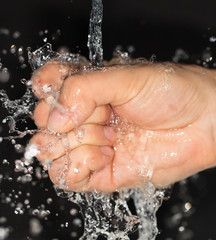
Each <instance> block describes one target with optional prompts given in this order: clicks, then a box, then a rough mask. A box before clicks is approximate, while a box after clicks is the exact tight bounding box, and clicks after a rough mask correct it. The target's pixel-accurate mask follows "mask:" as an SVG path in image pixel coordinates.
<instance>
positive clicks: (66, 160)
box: [49, 145, 114, 191]
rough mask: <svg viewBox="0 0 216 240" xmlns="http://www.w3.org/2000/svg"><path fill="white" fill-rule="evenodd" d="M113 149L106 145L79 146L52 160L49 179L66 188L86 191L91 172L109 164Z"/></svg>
mask: <svg viewBox="0 0 216 240" xmlns="http://www.w3.org/2000/svg"><path fill="white" fill-rule="evenodd" d="M113 156H114V150H113V149H112V148H110V147H107V146H102V147H96V146H87V145H86V146H81V147H79V148H76V149H74V150H73V151H71V153H70V154H69V155H68V156H67V157H66V156H64V157H62V158H59V159H58V160H55V161H53V162H52V166H51V169H49V176H50V178H51V180H52V181H53V182H54V183H55V184H57V185H59V186H60V187H63V188H65V189H67V190H75V191H88V190H90V189H89V180H90V177H91V175H92V174H94V172H96V171H100V170H101V169H102V168H104V167H106V166H107V165H110V163H111V162H112V158H113Z"/></svg>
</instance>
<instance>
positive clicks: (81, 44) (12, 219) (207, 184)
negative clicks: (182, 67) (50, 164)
mask: <svg viewBox="0 0 216 240" xmlns="http://www.w3.org/2000/svg"><path fill="white" fill-rule="evenodd" d="M0 9H1V11H0V58H1V61H0V62H1V63H2V64H3V67H6V68H8V70H9V73H10V79H9V80H8V81H7V82H6V83H2V82H0V88H1V89H6V90H7V92H8V94H9V96H10V97H11V98H13V99H15V98H19V97H21V96H22V94H23V92H24V91H25V86H24V85H23V84H21V83H20V79H22V78H26V79H29V78H30V76H31V69H30V67H29V65H28V63H27V54H26V50H25V49H26V48H27V47H31V48H32V49H33V50H34V49H36V48H38V47H40V46H42V45H43V44H44V42H45V41H46V38H47V41H48V42H51V43H52V45H53V48H54V49H55V50H56V49H58V48H59V47H60V46H67V47H68V48H69V49H70V51H71V52H79V53H81V54H82V55H84V56H86V57H87V56H88V49H87V47H86V43H87V34H88V21H89V14H90V9H91V2H90V0H61V1H57V0H37V1H36V0H32V1H28V0H19V1H15V0H7V1H6V0H4V1H1V3H0ZM215 9H216V2H215V1H214V0H206V1H196V0H190V1H188V0H181V1H175V0H163V1H161V0H151V1H143V0H104V20H103V47H104V58H105V59H110V58H111V57H112V52H113V50H114V49H115V48H116V47H118V48H120V49H122V50H123V51H128V50H131V49H133V51H132V56H133V57H140V56H141V57H146V58H147V59H148V58H150V57H151V55H152V54H155V55H156V57H157V60H158V61H170V60H172V59H173V56H174V55H175V51H176V49H179V48H180V49H183V50H184V51H185V52H186V53H187V54H186V55H188V56H189V58H187V59H185V61H186V62H188V63H197V64H203V61H204V60H205V56H206V55H205V54H206V53H207V55H208V54H210V56H212V57H213V58H212V63H213V62H214V61H215V57H216V55H215V46H214V42H210V41H209V38H210V37H214V36H216V31H215V29H216V14H215ZM46 30H47V31H46ZM16 31H19V33H20V36H18V35H19V34H18V35H16V34H15V35H14V33H15V32H16ZM12 45H15V46H16V47H17V49H18V48H19V47H23V49H24V54H23V57H24V58H25V60H24V64H26V66H23V65H22V64H23V63H21V62H20V61H19V60H18V54H17V52H16V53H15V54H14V53H11V50H10V49H11V46H12ZM204 64H205V63H204ZM212 65H213V64H210V66H212ZM21 66H22V67H21ZM6 114H7V113H6V111H5V110H4V109H3V108H2V107H0V120H2V119H3V118H4V117H5V116H6ZM0 134H1V135H6V134H7V127H6V126H5V125H3V124H1V123H0ZM17 157H18V156H17V154H15V152H14V150H13V147H12V145H11V143H9V142H7V141H4V142H3V143H1V144H0V184H1V185H0V194H1V195H0V196H1V198H0V201H1V202H0V227H1V226H2V227H7V228H8V227H9V232H10V233H9V237H8V238H6V239H8V240H12V239H14V240H22V239H34V240H36V239H38V240H51V239H61V240H62V239H64V240H66V239H77V238H76V237H75V235H73V234H75V233H73V234H72V236H71V232H78V234H80V233H81V231H82V230H81V228H80V227H79V226H78V225H77V224H75V223H74V221H73V220H74V219H75V218H76V217H77V216H71V215H70V214H69V213H68V212H69V211H70V209H71V208H74V207H75V206H74V205H72V204H71V203H68V202H67V200H64V199H61V198H58V197H56V194H55V193H54V190H53V188H52V184H50V182H49V180H48V179H41V180H37V179H34V184H33V185H34V186H32V184H18V183H16V179H17V173H16V174H15V173H14V172H13V169H14V163H13V161H14V160H15V159H16V158H17ZM3 159H7V160H8V162H9V164H3ZM36 165H37V164H36ZM10 177H11V179H10ZM215 182H216V171H215V170H214V169H213V170H208V171H206V172H204V173H201V174H199V175H196V176H194V177H192V178H190V179H189V180H187V181H184V182H181V183H180V184H176V185H175V186H174V188H173V193H172V195H171V199H170V200H169V201H166V202H165V203H164V204H163V206H162V207H161V208H160V210H159V212H158V223H159V229H160V232H161V234H160V235H159V236H158V238H157V239H158V240H160V239H161V240H165V239H166V240H171V239H173V240H175V239H177V240H187V239H195V240H204V239H206V240H210V239H212V240H213V239H216V228H215V222H216V217H215V216H216V214H215V213H216V206H215V205H216V204H215V203H216V193H215ZM28 193H29V194H28ZM7 197H9V198H10V199H11V202H10V201H9V200H8V199H7ZM50 197H51V198H52V199H53V202H52V203H50V204H47V199H48V198H50ZM26 199H29V200H30V202H31V204H30V205H31V209H32V208H33V209H34V208H38V207H40V209H43V206H41V204H44V208H45V209H46V210H47V209H48V210H50V211H51V214H50V215H49V216H47V218H48V219H47V220H45V219H44V218H43V217H41V216H40V217H39V216H38V215H36V216H35V215H32V214H30V211H29V210H28V209H27V207H26V206H24V209H25V211H24V213H23V214H16V213H14V211H15V208H16V206H17V203H19V202H23V201H24V200H26ZM7 200H8V201H9V202H8V201H7ZM12 203H14V204H12ZM185 204H191V205H192V208H191V209H190V210H189V211H187V209H186V208H185V206H190V205H185ZM26 205H28V204H26ZM2 217H4V218H2ZM32 218H34V219H39V220H40V225H41V226H43V230H42V231H41V233H40V234H39V235H37V236H34V235H32V234H31V233H30V232H29V231H30V230H29V221H30V219H32ZM67 222H68V227H67V226H66V225H67V224H66V223H67ZM73 236H74V237H73ZM132 238H134V239H135V237H132ZM0 239H1V238H0Z"/></svg>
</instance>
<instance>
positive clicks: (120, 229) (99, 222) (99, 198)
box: [0, 29, 214, 240]
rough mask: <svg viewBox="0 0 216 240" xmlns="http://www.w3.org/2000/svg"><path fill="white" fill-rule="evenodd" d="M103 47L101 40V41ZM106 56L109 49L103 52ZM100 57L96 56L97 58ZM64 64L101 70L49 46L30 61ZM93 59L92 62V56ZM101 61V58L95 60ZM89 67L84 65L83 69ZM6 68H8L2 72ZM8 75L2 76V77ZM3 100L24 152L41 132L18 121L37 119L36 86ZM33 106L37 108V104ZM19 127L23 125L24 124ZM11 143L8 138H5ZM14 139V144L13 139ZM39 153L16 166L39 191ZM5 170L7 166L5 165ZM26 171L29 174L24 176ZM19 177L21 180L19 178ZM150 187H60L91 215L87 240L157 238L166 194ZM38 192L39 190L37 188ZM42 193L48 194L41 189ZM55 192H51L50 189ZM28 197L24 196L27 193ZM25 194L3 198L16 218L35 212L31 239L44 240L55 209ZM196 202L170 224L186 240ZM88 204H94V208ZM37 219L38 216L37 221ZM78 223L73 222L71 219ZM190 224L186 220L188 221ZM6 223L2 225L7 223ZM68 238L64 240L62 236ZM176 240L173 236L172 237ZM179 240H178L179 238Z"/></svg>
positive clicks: (118, 60)
mask: <svg viewBox="0 0 216 240" xmlns="http://www.w3.org/2000/svg"><path fill="white" fill-rule="evenodd" d="M9 32H10V31H9V30H8V29H0V33H1V34H5V35H8V34H9ZM18 36H20V34H17V33H16V34H15V32H14V34H13V37H14V38H16V37H18ZM209 40H210V42H214V38H213V37H212V38H211V39H209ZM46 41H47V38H46V37H44V42H46ZM100 43H101V42H100ZM98 49H99V50H97V51H96V52H97V53H100V52H101V49H102V47H101V48H98ZM22 51H23V50H22V48H19V47H16V45H14V44H12V45H11V48H10V50H9V52H10V53H11V54H20V56H21V57H23V55H22ZM102 52H103V51H102ZM93 55H94V54H92V56H93ZM187 57H188V54H187V53H186V52H185V51H176V54H175V56H174V58H173V59H175V60H174V61H176V62H179V61H181V60H185V59H187ZM52 59H55V60H58V61H61V62H65V63H67V62H70V63H73V64H76V63H77V64H78V65H80V66H81V67H80V69H81V70H84V67H85V66H88V69H92V70H94V69H95V68H91V64H90V63H89V62H88V61H87V60H86V59H85V58H82V57H81V56H80V55H79V54H78V55H76V54H69V53H67V54H60V53H56V52H54V51H52V48H51V45H50V44H46V45H45V46H44V47H43V48H40V49H38V50H37V51H35V52H34V53H31V52H30V51H29V62H30V64H31V66H32V69H33V71H35V70H36V69H37V68H38V67H40V66H42V65H43V64H44V63H45V62H47V61H49V60H52ZM90 59H91V58H90ZM95 59H97V58H95ZM140 61H144V62H145V61H146V60H145V59H140V60H132V59H131V58H129V56H128V54H127V53H124V52H120V51H118V52H117V53H116V56H115V58H114V59H113V60H112V61H111V62H112V63H115V64H133V63H134V64H136V63H139V62H140ZM150 61H152V62H154V61H155V56H153V57H152V58H151V59H150ZM19 62H20V68H21V66H22V67H23V68H24V67H25V65H23V64H24V60H23V58H19ZM202 62H203V65H204V66H207V64H209V62H210V63H211V62H212V58H211V51H210V50H209V49H205V51H203V53H202ZM101 63H102V64H101V65H97V63H93V60H92V65H96V66H102V65H103V58H102V60H101ZM83 66H84V67H83ZM2 70H3V68H2ZM1 76H2V77H1ZM10 77H11V76H10V73H9V71H8V70H7V69H5V70H4V71H3V73H2V75H1V73H0V82H2V83H4V82H8V81H9V79H10ZM22 82H23V83H24V84H26V85H28V84H29V86H30V85H31V83H30V82H28V81H27V82H26V80H25V79H24V80H22ZM1 98H2V101H3V102H5V104H4V106H5V107H6V108H7V109H8V110H9V112H10V116H8V117H6V118H5V119H4V120H3V121H4V124H7V123H8V124H9V129H10V135H12V137H7V139H8V140H10V142H11V144H13V146H14V149H15V150H16V151H17V152H19V151H20V153H22V152H23V151H24V150H23V148H24V146H23V145H20V144H19V143H17V142H16V141H17V140H18V139H19V138H21V137H23V136H24V135H26V134H33V133H35V132H36V131H38V130H36V129H31V130H24V131H23V130H22V129H21V130H20V129H19V126H17V122H18V123H19V122H20V121H24V122H25V121H27V119H23V117H24V116H25V115H27V116H29V117H31V115H32V109H33V108H34V106H35V103H36V102H35V99H34V97H33V94H32V93H31V90H30V88H28V90H27V93H26V94H25V95H24V97H23V98H22V99H21V100H15V101H12V100H10V99H9V98H8V96H7V94H6V92H4V91H1ZM31 103H32V105H31ZM18 125H19V124H18ZM4 139H5V138H4ZM13 140H14V141H13ZM1 141H3V138H1V139H0V142H1ZM36 152H37V148H34V147H33V148H30V149H29V148H28V149H27V150H26V153H25V155H24V157H23V158H20V159H17V160H16V162H15V171H16V172H17V173H16V174H18V173H20V175H19V176H18V177H17V182H18V183H20V185H24V184H26V183H29V184H31V186H32V187H33V189H34V186H35V184H36V183H35V180H34V174H35V175H36V176H37V181H40V180H41V179H43V178H44V179H45V178H47V177H48V176H47V173H46V172H45V171H43V170H41V168H39V167H36V168H35V167H34V156H35V154H36ZM10 164H12V163H11V161H10V160H7V159H3V161H2V166H3V167H7V166H9V165H10ZM2 166H1V167H2ZM22 173H23V174H22ZM3 178H4V180H3V182H4V185H9V183H10V182H11V181H12V177H11V176H6V174H5V176H4V177H3V176H2V175H0V182H1V181H2V179H3ZM14 179H15V178H14ZM146 184H147V185H146V186H145V188H144V189H125V190H124V191H122V192H120V193H119V192H116V193H112V194H109V195H102V194H100V193H97V192H93V193H88V194H85V195H84V194H78V193H72V192H69V193H67V192H66V193H65V192H63V191H62V190H61V189H59V188H58V187H56V186H55V188H56V192H57V194H58V195H59V196H61V197H67V198H69V199H70V201H72V202H76V203H78V204H79V205H80V206H81V207H82V209H83V210H82V211H83V215H84V217H85V232H84V236H83V237H82V238H83V239H89V236H91V238H92V239H96V238H97V236H98V235H99V234H101V233H102V234H103V235H104V236H108V238H109V239H116V238H121V239H128V236H127V234H128V233H130V232H133V231H135V230H136V229H137V228H138V229H139V232H140V236H139V238H140V239H141V240H143V239H153V238H155V236H156V235H157V232H158V230H157V226H156V217H155V213H156V211H157V209H158V207H159V206H160V204H161V202H162V199H163V196H164V194H165V193H164V191H158V190H156V189H154V187H153V186H152V185H151V183H146ZM185 188H186V184H185V185H183V184H182V185H181V189H182V191H180V194H181V195H182V196H184V197H185V195H187V196H188V193H187V194H186V193H185ZM33 191H34V190H33ZM39 191H42V190H39ZM49 191H50V190H49ZM22 194H23V195H24V193H22ZM22 194H21V193H20V191H19V190H14V191H12V192H11V193H9V194H8V195H5V196H4V195H3V194H1V200H2V201H4V202H5V203H6V204H9V205H11V208H13V209H14V216H15V215H16V216H23V215H24V214H25V213H26V212H27V210H28V209H30V210H29V212H30V214H32V218H31V219H30V221H29V230H30V233H31V237H32V238H34V237H38V236H40V234H41V232H42V231H43V224H44V222H42V221H41V219H45V218H47V217H48V216H49V215H50V212H49V210H47V209H46V208H44V206H35V207H34V205H33V204H32V203H31V201H30V200H29V198H30V196H29V194H28V192H26V196H25V198H24V200H21V195H22ZM128 199H134V204H135V205H136V211H137V215H138V216H141V217H140V218H137V216H134V215H132V213H131V211H130V209H129V208H128V204H127V200H128ZM44 202H46V203H47V204H48V205H49V204H53V201H52V199H50V197H47V199H45V200H44ZM191 203H192V201H191V199H190V198H186V199H183V200H182V203H181V205H180V206H177V205H176V206H175V208H173V209H172V210H171V211H172V216H171V217H170V219H168V220H167V226H169V227H170V228H172V227H175V228H177V229H179V233H180V234H182V235H181V236H182V237H181V238H179V239H190V237H188V236H189V235H187V236H185V237H183V234H184V233H185V232H186V229H187V225H186V224H185V222H184V221H185V219H183V217H184V216H186V215H187V214H188V213H189V212H192V210H193V207H191V205H192V204H191ZM88 204H89V205H90V206H91V207H90V208H89V207H88ZM77 212H78V210H77V209H74V208H72V209H71V211H70V214H71V217H72V216H76V215H77ZM36 217H37V218H36ZM71 219H72V218H71ZM182 219H183V220H184V221H183V220H182ZM73 223H74V225H73V226H72V227H71V237H74V238H76V237H77V233H76V231H75V230H76V227H74V226H77V227H79V226H80V225H81V224H82V222H81V220H80V219H79V218H78V217H76V218H74V219H73ZM1 224H2V225H1ZM6 224H7V219H5V218H4V217H1V218H0V226H1V227H0V239H6V238H7V237H10V234H11V231H12V230H11V228H10V226H9V225H6ZM61 225H62V231H66V228H68V226H69V227H70V226H71V225H70V222H69V223H68V222H67V221H65V222H63V223H61ZM60 239H62V238H60ZM170 239H171V238H170ZM173 239H175V238H173Z"/></svg>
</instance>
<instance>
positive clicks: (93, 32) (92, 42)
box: [87, 0, 103, 67]
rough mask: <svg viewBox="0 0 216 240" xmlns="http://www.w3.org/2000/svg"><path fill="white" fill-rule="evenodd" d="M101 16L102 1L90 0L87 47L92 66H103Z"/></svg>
mask: <svg viewBox="0 0 216 240" xmlns="http://www.w3.org/2000/svg"><path fill="white" fill-rule="evenodd" d="M102 18H103V3H102V0H92V10H91V15H90V21H89V35H88V44H87V46H88V48H89V59H90V61H91V63H92V65H93V66H98V67H101V66H103V48H102V29H101V25H102Z"/></svg>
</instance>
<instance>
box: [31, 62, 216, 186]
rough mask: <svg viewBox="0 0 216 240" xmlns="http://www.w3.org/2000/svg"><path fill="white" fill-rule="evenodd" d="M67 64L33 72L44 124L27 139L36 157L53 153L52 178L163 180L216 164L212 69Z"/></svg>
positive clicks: (75, 182)
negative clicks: (84, 67) (77, 70)
mask: <svg viewBox="0 0 216 240" xmlns="http://www.w3.org/2000/svg"><path fill="white" fill-rule="evenodd" d="M68 71H73V69H71V68H70V67H68V66H64V65H62V64H59V63H55V62H49V63H47V64H46V65H45V66H43V67H42V68H40V69H39V70H38V71H37V72H36V73H35V74H34V75H33V77H32V82H33V90H34V92H35V94H36V96H37V97H38V98H39V99H40V103H39V104H38V105H37V107H36V109H35V112H34V120H35V123H36V125H37V126H38V128H39V129H41V130H42V131H40V132H38V133H37V134H36V135H35V136H33V138H32V139H31V144H36V145H37V147H38V148H39V150H40V153H39V154H38V155H37V158H38V160H39V161H41V162H42V163H43V164H45V165H46V163H47V162H50V160H52V163H51V166H49V167H48V171H49V176H50V178H51V180H52V181H53V183H55V184H58V185H61V186H62V187H64V188H66V189H68V190H74V191H91V190H93V189H96V190H98V191H114V190H116V189H120V188H123V187H140V186H143V185H144V184H145V181H146V180H147V179H150V180H151V181H152V183H153V184H154V185H155V186H157V187H164V186H167V185H169V184H172V183H174V182H176V181H179V180H181V179H184V178H186V177H188V176H191V175H192V174H194V173H197V172H199V171H201V170H204V169H206V168H210V167H213V166H215V163H216V144H215V134H216V129H215V125H216V124H215V123H216V73H215V71H213V70H207V69H204V68H201V67H198V66H192V65H179V64H178V65H177V64H171V63H157V64H151V63H146V64H142V65H137V66H126V67H125V66H124V67H110V68H107V69H103V70H102V71H97V72H86V71H85V72H80V73H78V74H72V75H71V76H69V77H67V75H68ZM113 113H114V114H115V116H118V118H115V119H114V117H113ZM113 119H114V120H115V121H116V120H118V123H117V124H114V122H115V121H114V120H113ZM119 119H120V120H119ZM110 122H111V123H112V124H111V125H110Z"/></svg>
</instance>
